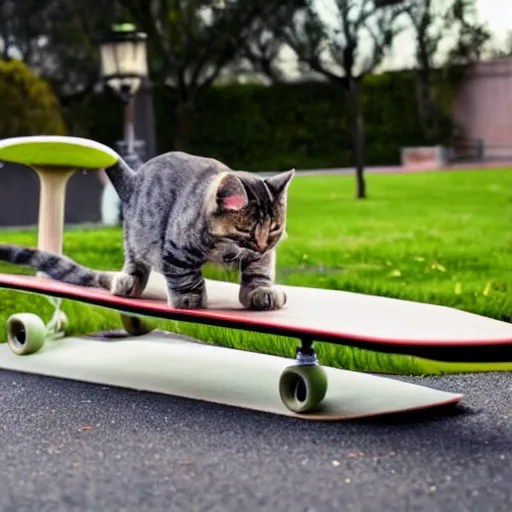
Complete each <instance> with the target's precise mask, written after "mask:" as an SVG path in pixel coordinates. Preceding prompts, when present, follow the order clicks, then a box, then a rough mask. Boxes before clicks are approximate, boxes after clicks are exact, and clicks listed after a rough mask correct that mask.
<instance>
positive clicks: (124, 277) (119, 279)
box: [110, 272, 136, 297]
mask: <svg viewBox="0 0 512 512" xmlns="http://www.w3.org/2000/svg"><path fill="white" fill-rule="evenodd" d="M135 281H136V279H135V278H134V277H133V276H131V275H130V274H125V273H124V272H120V273H119V274H116V275H115V276H114V278H113V279H112V286H111V287H110V293H111V294H112V295H117V296H118V297H133V296H134V292H135V291H136V282H135Z"/></svg>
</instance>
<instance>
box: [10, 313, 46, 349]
mask: <svg viewBox="0 0 512 512" xmlns="http://www.w3.org/2000/svg"><path fill="white" fill-rule="evenodd" d="M46 335H47V333H46V326H45V325H44V322H43V321H42V320H41V319H40V318H39V317H38V316H37V315H34V314H33V313H21V314H17V315H12V316H11V317H9V319H8V320H7V342H8V343H9V348H10V349H11V350H12V351H13V352H14V353H15V354H17V355H19V356H24V355H28V354H33V353H35V352H37V351H38V350H40V349H41V348H42V346H43V345H44V340H45V338H46Z"/></svg>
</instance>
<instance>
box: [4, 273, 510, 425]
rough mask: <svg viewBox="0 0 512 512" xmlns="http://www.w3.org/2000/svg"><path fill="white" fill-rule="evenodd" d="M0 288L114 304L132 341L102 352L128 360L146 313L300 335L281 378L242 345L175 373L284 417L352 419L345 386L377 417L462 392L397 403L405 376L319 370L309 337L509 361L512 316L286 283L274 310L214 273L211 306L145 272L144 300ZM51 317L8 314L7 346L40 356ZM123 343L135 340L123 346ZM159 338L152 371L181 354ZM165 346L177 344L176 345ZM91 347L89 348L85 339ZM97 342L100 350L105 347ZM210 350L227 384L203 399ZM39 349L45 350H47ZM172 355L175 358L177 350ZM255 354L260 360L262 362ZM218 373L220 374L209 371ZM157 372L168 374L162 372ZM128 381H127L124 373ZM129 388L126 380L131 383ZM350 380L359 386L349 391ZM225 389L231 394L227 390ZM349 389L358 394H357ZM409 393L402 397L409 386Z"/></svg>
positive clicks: (51, 329)
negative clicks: (247, 303)
mask: <svg viewBox="0 0 512 512" xmlns="http://www.w3.org/2000/svg"><path fill="white" fill-rule="evenodd" d="M0 288H8V289H12V290H17V291H22V292H27V293H36V294H40V295H45V296H52V297H58V298H60V299H71V300H75V301H80V302H83V303H87V304H91V305H96V306H101V307H105V308H109V309H113V310H117V311H119V312H121V313H122V314H123V315H125V318H131V319H132V320H133V323H132V325H131V326H129V325H128V329H127V330H128V331H129V332H130V331H131V334H132V337H131V338H129V339H128V340H126V341H122V342H121V344H120V345H119V344H116V343H115V342H114V344H113V346H116V347H118V348H116V349H112V348H110V349H107V348H102V349H99V350H101V351H108V350H117V352H116V354H117V355H116V356H115V360H116V361H119V360H123V357H129V356H128V355H125V356H123V355H122V354H124V351H125V350H127V347H128V346H132V347H133V346H137V347H139V346H140V347H139V348H137V349H136V350H135V349H134V350H135V352H137V350H139V349H140V350H141V352H140V353H138V356H137V357H135V359H134V361H135V363H136V362H137V361H142V360H144V358H145V356H144V350H145V349H143V348H141V347H142V346H148V345H152V343H150V342H149V341H148V339H147V336H150V335H151V334H154V333H151V332H149V331H150V329H146V328H144V325H145V323H144V322H145V320H144V318H146V317H147V318H151V317H154V318H160V319H169V320H179V321H185V322H192V323H202V324H208V325H212V326H220V327H225V328H232V329H241V330H247V331H256V332H261V333H270V334H277V335H282V336H287V337H292V338H296V339H297V340H298V342H299V343H298V347H297V350H296V358H295V361H293V363H292V364H289V365H288V366H282V368H281V370H280V374H279V375H278V378H277V377H276V378H275V379H270V380H269V379H266V377H265V371H266V370H265V368H267V369H268V365H271V364H274V363H270V362H269V361H270V359H267V358H269V357H272V356H266V355H261V354H250V355H247V354H246V355H244V356H243V357H245V358H246V359H245V360H244V363H243V364H242V363H237V362H234V361H235V360H236V358H237V357H241V356H240V355H235V354H238V352H239V351H234V350H233V349H224V348H220V347H207V346H201V348H199V349H197V348H196V349H194V350H195V351H197V352H196V355H195V357H196V359H194V357H192V356H190V354H189V356H183V360H181V362H180V364H179V365H178V366H180V367H181V368H182V369H183V368H187V369H188V370H187V371H185V372H184V373H183V371H180V372H178V374H179V375H181V377H182V378H183V382H186V383H187V384H181V386H182V387H181V388H180V389H182V388H183V386H184V387H185V388H187V389H188V391H187V390H186V389H185V391H183V389H182V392H183V396H191V397H197V398H201V397H203V399H206V400H210V401H220V402H222V403H228V404H231V405H237V406H245V407H249V408H251V407H252V408H257V409H258V407H259V408H263V409H265V410H272V411H273V412H275V410H276V409H279V408H278V407H277V405H276V404H277V402H278V401H280V403H281V409H279V411H280V413H281V414H293V415H298V416H302V417H313V418H325V419H327V418H331V419H332V418H336V419H345V418H347V417H353V413H354V410H353V408H351V407H350V406H348V409H343V407H342V404H341V402H342V401H343V400H341V402H340V396H343V392H347V393H348V394H349V395H350V394H352V397H353V402H357V399H356V398H357V396H359V399H360V400H362V402H363V403H365V404H366V406H367V407H366V408H365V407H363V411H361V410H359V412H358V414H363V413H364V414H366V415H375V414H382V413H384V412H385V411H387V412H397V411H399V410H400V411H402V410H410V409H411V408H418V407H420V408H424V407H428V406H432V405H436V404H440V403H448V402H450V401H452V402H453V401H458V400H460V398H461V395H457V394H448V395H445V394H441V395H439V394H438V393H443V392H439V391H435V390H430V391H429V392H431V393H433V394H430V395H429V399H428V400H427V402H425V401H422V400H421V399H420V404H419V405H418V402H416V401H415V393H416V391H418V389H417V388H416V391H415V392H412V394H411V395H409V397H408V399H404V400H405V401H400V400H398V402H400V404H398V402H397V401H396V400H397V399H398V398H399V397H401V396H402V389H405V388H403V386H405V385H406V383H404V382H399V383H398V382H397V381H394V383H393V389H392V391H390V390H389V389H388V390H386V391H384V387H385V386H384V383H383V380H378V381H372V384H367V383H366V384H365V385H366V386H367V387H366V388H365V389H364V390H363V389H361V388H358V387H357V385H355V384H354V383H353V381H354V379H356V380H357V378H358V377H355V375H356V373H355V372H344V371H343V370H336V369H333V368H323V367H322V366H321V365H320V364H319V361H318V359H317V357H316V353H315V349H314V342H315V341H321V342H329V343H334V344H338V345H347V346H353V347H360V348H366V349H369V350H374V351H379V352H388V353H395V354H408V355H413V356H421V357H426V358H430V359H434V360H440V361H452V362H453V361H458V362H476V361H478V362H491V361H492V362H504V361H507V362H508V361H511V360H512V325H510V324H508V323H505V322H500V321H498V320H493V319H490V318H486V317H482V316H479V315H475V314H472V313H467V312H464V311H459V310H455V309H451V308H447V307H443V306H435V305H430V304H423V303H415V302H410V301H404V300H397V299H388V298H383V297H375V296H368V295H362V294H356V293H351V292H341V291H334V290H321V289H314V288H302V287H294V286H283V287H282V288H283V289H284V291H285V292H286V293H287V296H288V301H287V304H286V306H285V308H283V309H281V310H277V311H248V310H245V309H243V308H242V306H241V305H240V303H239V301H238V289H239V287H238V285H236V284H234V283H228V282H221V281H211V280H207V293H208V308H207V309H204V310H177V309H172V308H170V307H169V306H168V305H167V303H166V302H165V300H162V299H165V282H164V280H163V277H162V276H160V275H159V274H152V275H151V276H150V281H149V283H148V287H147V288H146V290H145V292H144V295H143V297H142V298H141V299H132V298H123V297H115V296H113V295H111V294H110V293H109V292H108V291H105V290H98V289H93V288H84V287H79V286H74V285H68V284H64V283H60V282H56V281H53V280H50V279H44V278H40V277H34V276H21V275H8V274H0ZM56 315H57V316H56ZM56 315H54V317H53V318H52V320H51V321H50V322H49V325H48V326H45V324H44V323H43V321H42V320H41V319H40V318H38V317H37V316H35V315H33V314H27V313H21V314H17V315H13V316H12V317H11V318H10V319H9V321H8V326H7V330H8V344H9V347H10V349H11V351H12V352H13V353H15V354H18V355H27V354H36V353H37V352H39V351H41V349H44V347H43V345H44V340H45V338H47V337H48V336H50V337H51V336H57V335H58V334H59V329H60V332H61V333H62V332H63V330H64V329H63V327H65V324H66V319H65V318H64V317H62V313H61V312H59V311H56ZM59 315H60V316H59ZM134 326H135V327H134ZM134 334H138V336H134ZM128 341H129V342H130V343H131V345H127V344H126V343H128ZM83 343H92V341H90V342H84V341H83V340H82V344H83ZM98 343H100V342H98ZM157 345H158V343H157ZM165 345H166V344H165V343H163V344H162V343H160V344H159V348H158V349H157V353H160V352H161V353H162V354H163V353H164V352H162V351H167V352H166V353H167V356H168V358H169V359H167V358H166V357H165V356H164V355H162V357H160V358H159V357H158V356H155V357H154V364H153V367H155V368H156V367H157V366H158V364H157V363H158V361H161V363H159V364H163V365H164V366H165V365H166V364H167V363H166V361H169V360H170V359H172V360H173V361H174V358H175V357H177V355H175V354H174V352H173V350H174V348H169V347H168V348H165V349H164V348H163V347H164V346H165ZM171 345H172V346H174V344H171ZM195 345H197V343H196V344H195ZM55 346H56V345H55ZM55 346H54V347H55ZM58 346H59V347H64V346H65V347H66V351H67V353H69V354H71V352H70V350H71V349H70V348H69V347H70V346H74V347H78V346H82V345H80V344H79V343H78V341H77V340H75V341H74V342H70V343H69V344H68V343H64V342H63V340H59V342H58ZM88 346H89V347H90V345H88ZM102 347H105V344H103V345H102ZM119 347H122V348H119ZM210 348H215V349H218V350H220V351H222V355H219V356H218V357H217V359H218V360H222V361H223V363H222V364H219V363H218V362H216V363H214V362H211V365H210V366H211V368H210V370H208V371H207V372H206V374H205V375H210V374H212V372H213V374H215V375H216V377H215V378H213V377H212V379H211V382H210V385H211V386H213V388H215V386H220V385H221V384H219V382H220V383H222V382H223V381H224V384H226V386H227V387H223V388H222V389H223V390H224V391H223V393H224V395H223V394H222V393H220V395H222V396H217V397H216V398H214V397H209V398H208V397H206V398H205V397H204V396H203V395H204V394H205V393H206V395H208V392H205V389H206V391H208V389H209V387H208V386H206V387H205V389H203V391H202V392H199V391H197V393H196V392H192V391H191V390H193V389H196V387H197V386H198V385H199V384H198V381H201V379H202V378H203V377H202V376H201V375H202V373H201V372H203V373H204V372H205V371H206V370H205V369H204V368H206V367H208V362H207V360H208V358H207V357H206V356H205V355H204V354H206V352H204V351H205V350H210ZM76 350H78V349H76ZM89 350H90V351H91V353H93V352H95V351H96V350H97V348H89ZM52 351H53V352H54V353H57V352H58V351H57V350H56V349H55V348H53V349H52ZM79 352H80V356H78V355H76V356H73V357H72V360H73V361H74V362H73V365H77V364H80V365H81V366H80V368H81V370H80V371H79V370H78V369H76V368H75V369H74V370H73V372H71V373H72V374H73V375H80V374H82V373H84V372H85V373H87V371H91V372H93V373H94V370H93V369H91V366H94V365H93V364H92V362H90V361H89V363H90V364H86V363H85V362H84V361H86V360H87V357H86V355H85V352H86V349H85V348H81V349H80V350H79ZM189 352H190V351H189ZM4 353H5V351H4V352H2V354H3V355H5V354H4ZM77 353H78V352H77ZM198 353H201V354H203V356H201V357H203V358H204V357H205V358H206V359H205V360H204V364H203V367H204V368H203V367H202V366H201V364H199V363H197V364H198V366H197V367H196V366H195V364H196V363H195V362H194V361H196V360H197V361H198V360H199V359H197V354H198ZM217 353H218V352H216V354H217ZM41 355H44V351H43V353H42V354H41ZM38 357H40V356H38V355H37V354H36V357H34V358H32V357H31V358H29V359H30V361H31V363H30V364H31V365H36V363H37V359H38ZM94 357H96V356H94ZM187 357H188V359H187ZM19 359H20V358H18V359H17V360H19ZM107 359H108V358H107ZM177 359H178V360H179V357H177ZM11 360H12V358H11ZM102 360H104V358H103V359H102ZM283 360H286V359H280V362H281V363H282V361H283ZM186 361H188V363H186ZM212 361H213V359H212ZM251 361H252V363H251ZM258 361H261V364H259V363H258ZM265 361H266V362H265ZM288 362H289V360H288ZM135 363H134V364H132V365H130V364H128V363H126V367H125V368H124V369H122V368H121V367H122V366H123V365H118V364H115V363H114V369H112V370H111V372H114V373H115V372H117V371H119V372H126V371H127V370H126V368H133V367H134V366H136V364H135ZM2 364H3V363H2V358H0V366H1V365H2ZM17 364H18V365H22V364H27V365H28V364H29V363H21V362H19V363H17ZM101 364H106V363H101ZM111 364H112V363H111ZM169 364H171V363H169ZM238 364H240V365H241V366H240V367H239V368H240V369H239V370H236V369H237V368H238ZM216 365H218V366H216ZM251 365H252V366H251ZM50 366H52V369H53V370H52V371H53V372H54V374H57V375H58V374H60V375H63V373H62V372H64V373H66V372H70V371H71V370H69V367H68V369H67V370H62V369H61V370H58V368H59V364H57V363H55V364H53V365H50ZM174 366H175V363H174ZM174 366H173V368H174ZM18 367H19V366H18ZM87 367H89V370H87ZM214 367H215V368H217V370H215V369H214ZM194 368H195V369H194ZM218 368H224V370H223V371H220V370H218ZM242 369H243V371H242ZM216 371H218V373H215V372H216ZM59 372H60V373H59ZM81 372H82V373H81ZM338 372H343V375H344V377H343V378H341V377H340V376H341V373H338ZM107 373H108V372H107ZM163 373H164V374H165V372H163ZM251 373H252V374H253V375H252V376H251V384H250V385H249V390H246V392H245V395H244V397H242V398H240V396H239V395H238V391H237V389H239V387H240V382H241V381H242V380H244V379H245V378H246V377H243V376H244V374H247V375H248V374H251ZM347 374H350V375H351V377H352V379H351V378H348V379H347V377H346V375H347ZM357 375H361V374H357ZM274 376H275V368H274ZM364 377H365V378H366V377H368V378H370V379H384V380H385V378H384V377H375V376H370V375H365V376H364ZM84 378H85V377H84ZM126 378H127V379H128V377H126ZM204 378H206V377H204ZM105 379H106V380H104V381H102V382H103V383H109V382H111V381H112V379H113V380H114V381H116V378H113V377H112V375H110V377H105ZM109 379H110V380H109ZM100 380H101V379H100ZM388 380H389V379H388ZM244 382H246V381H244ZM340 383H341V384H340ZM228 384H229V385H228ZM126 385H127V386H128V387H129V384H126ZM353 385H354V386H355V388H354V389H355V391H354V389H351V386H353ZM347 386H348V387H347ZM407 386H410V384H407ZM157 387H158V386H157ZM178 387H180V386H178ZM363 387H364V386H363ZM420 387H421V386H419V387H418V388H420ZM171 388H172V386H171ZM272 388H273V391H274V399H273V401H272V405H271V404H270V401H267V402H266V404H267V407H266V408H265V407H264V406H263V405H262V404H261V403H260V402H259V398H258V397H260V393H263V394H265V393H270V394H271V392H272ZM158 389H160V388H158ZM226 389H227V390H229V389H230V390H231V391H226ZM328 389H329V390H331V391H332V393H333V395H332V397H330V396H329V394H328ZM263 390H265V392H263ZM370 391H371V393H370ZM169 393H170V394H179V393H178V392H177V391H176V389H171V390H170V391H169ZM354 393H355V397H356V398H354ZM358 393H360V394H358ZM405 394H406V395H407V393H405ZM369 395H371V396H372V397H373V398H372V400H373V401H372V400H370V402H371V404H373V405H371V404H370V403H369V402H367V401H365V400H367V399H368V396H369ZM420 395H421V393H419V394H418V397H419V396H420ZM208 396H209V395H208ZM336 397H337V398H336ZM424 398H425V397H424ZM375 400H377V402H379V403H380V408H378V407H377V409H376V408H375ZM255 402H256V403H255ZM244 404H245V405H244ZM258 404H259V406H258ZM336 404H337V405H336ZM379 411H380V412H379ZM351 415H352V416H351Z"/></svg>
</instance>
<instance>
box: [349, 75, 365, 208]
mask: <svg viewBox="0 0 512 512" xmlns="http://www.w3.org/2000/svg"><path fill="white" fill-rule="evenodd" d="M348 102H349V108H350V131H351V135H352V154H353V156H354V165H355V168H356V197H357V199H366V182H365V179H364V122H363V114H362V112H361V104H360V101H359V83H358V81H357V80H356V79H355V78H354V77H350V78H349V79H348Z"/></svg>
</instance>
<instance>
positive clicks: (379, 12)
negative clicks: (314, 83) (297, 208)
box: [281, 0, 401, 199]
mask: <svg viewBox="0 0 512 512" xmlns="http://www.w3.org/2000/svg"><path fill="white" fill-rule="evenodd" d="M400 4H401V1H400V0H399V1H396V0H391V1H390V0H387V1H386V0H335V2H334V8H335V10H334V12H332V13H330V18H331V19H332V20H334V22H335V24H334V26H333V27H329V26H328V24H327V22H326V21H324V20H323V19H321V17H320V15H319V14H318V12H317V10H316V9H315V7H314V6H313V2H312V1H308V2H307V4H306V6H305V8H303V9H302V10H300V11H298V12H297V13H296V15H295V18H294V20H293V23H290V22H288V23H287V22H286V20H285V19H282V24H281V27H282V29H281V34H282V35H283V38H284V40H285V41H286V43H287V44H288V45H289V46H290V47H291V48H292V49H293V50H294V51H295V52H296V54H297V56H298V58H299V60H300V61H301V62H302V63H304V64H306V65H307V66H308V67H309V68H310V69H311V70H312V71H314V72H316V73H319V74H320V75H322V76H324V77H326V78H327V79H328V80H331V81H332V82H334V83H336V84H339V85H340V86H341V87H342V88H343V89H344V91H345V93H346V98H347V104H348V106H349V108H350V121H351V122H350V131H351V137H352V149H353V155H354V164H355V167H356V185H357V187H356V196H357V198H359V199H363V198H366V196H367V194H366V183H365V179H364V122H363V113H362V109H361V104H360V88H361V83H362V82H363V80H364V78H365V76H367V75H368V74H369V73H371V72H373V71H374V70H375V69H376V68H377V67H378V65H379V64H380V63H381V62H382V60H383V58H384V56H385V54H386V51H387V50H388V49H389V47H390V46H391V44H392V42H393V39H394V37H395V35H396V34H397V33H398V31H399V30H400V28H399V27H398V25H397V22H396V20H397V18H398V16H399V15H400V13H401V7H400ZM365 46H366V48H365Z"/></svg>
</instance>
